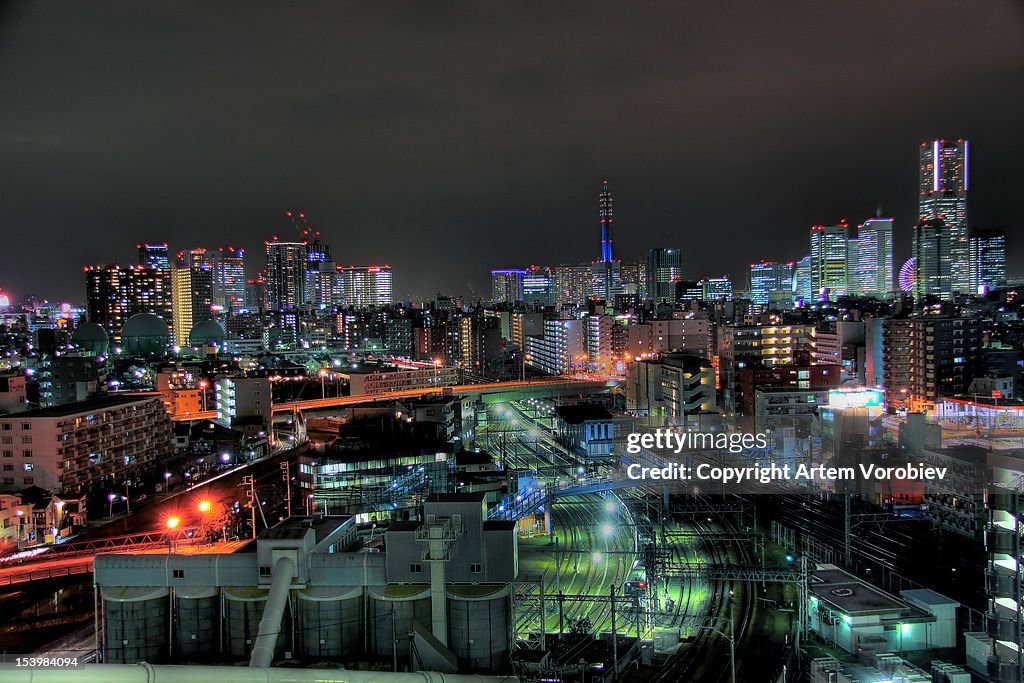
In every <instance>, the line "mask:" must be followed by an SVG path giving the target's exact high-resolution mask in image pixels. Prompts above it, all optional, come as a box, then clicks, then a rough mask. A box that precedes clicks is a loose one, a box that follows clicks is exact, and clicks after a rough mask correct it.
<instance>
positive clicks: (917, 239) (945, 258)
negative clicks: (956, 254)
mask: <svg viewBox="0 0 1024 683" xmlns="http://www.w3.org/2000/svg"><path fill="white" fill-rule="evenodd" d="M913 250H914V257H913V258H914V297H915V298H918V299H921V298H924V297H928V296H937V297H940V298H943V299H949V298H951V297H952V294H953V288H952V279H951V272H952V249H951V240H950V236H949V229H948V228H947V227H946V224H945V222H944V221H943V220H942V219H941V218H930V219H927V220H923V221H921V222H920V223H918V224H917V225H915V226H914V242H913Z"/></svg>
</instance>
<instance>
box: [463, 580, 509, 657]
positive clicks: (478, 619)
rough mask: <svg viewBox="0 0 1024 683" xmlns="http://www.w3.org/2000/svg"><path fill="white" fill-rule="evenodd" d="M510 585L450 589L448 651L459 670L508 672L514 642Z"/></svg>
mask: <svg viewBox="0 0 1024 683" xmlns="http://www.w3.org/2000/svg"><path fill="white" fill-rule="evenodd" d="M509 602H510V597H509V587H508V585H507V584H498V585H495V584H475V585H465V586H459V585H457V586H449V587H448V648H449V649H450V650H451V651H452V654H454V655H455V656H456V657H457V658H458V660H459V671H481V672H483V671H504V670H506V669H507V668H508V664H509V656H510V655H509V644H510V643H511V640H512V622H511V619H510V616H509V615H510V613H511V609H510V606H509Z"/></svg>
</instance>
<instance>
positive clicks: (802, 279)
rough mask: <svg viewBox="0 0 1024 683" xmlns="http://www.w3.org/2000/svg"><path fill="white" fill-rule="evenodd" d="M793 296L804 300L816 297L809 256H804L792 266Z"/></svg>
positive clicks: (808, 300) (807, 300)
mask: <svg viewBox="0 0 1024 683" xmlns="http://www.w3.org/2000/svg"><path fill="white" fill-rule="evenodd" d="M793 298H795V299H802V300H803V301H805V302H810V301H813V300H814V299H815V298H816V295H815V292H814V278H813V276H812V272H811V257H810V256H804V257H803V258H802V259H800V260H799V261H797V262H796V266H794V268H793Z"/></svg>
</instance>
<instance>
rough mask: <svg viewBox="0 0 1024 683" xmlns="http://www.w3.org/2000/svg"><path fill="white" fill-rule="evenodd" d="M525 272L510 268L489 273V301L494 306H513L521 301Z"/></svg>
mask: <svg viewBox="0 0 1024 683" xmlns="http://www.w3.org/2000/svg"><path fill="white" fill-rule="evenodd" d="M524 275H526V271H525V270H521V269H518V268H510V269H506V270H492V271H491V301H492V302H494V303H496V304H514V303H516V302H519V301H522V300H523V276H524Z"/></svg>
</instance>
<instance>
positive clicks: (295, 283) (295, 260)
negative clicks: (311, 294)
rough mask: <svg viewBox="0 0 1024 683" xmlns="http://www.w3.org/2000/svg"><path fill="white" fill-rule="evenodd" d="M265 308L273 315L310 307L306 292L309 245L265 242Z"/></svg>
mask: <svg viewBox="0 0 1024 683" xmlns="http://www.w3.org/2000/svg"><path fill="white" fill-rule="evenodd" d="M265 244H266V247H267V270H266V279H265V282H264V284H265V286H266V304H267V308H268V309H269V310H272V311H278V310H281V309H283V308H298V307H300V306H303V305H305V304H306V303H308V301H307V298H306V297H307V289H306V253H307V250H306V246H307V245H306V243H305V242H282V241H279V240H278V239H277V238H275V239H274V240H273V241H271V242H266V243H265Z"/></svg>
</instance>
